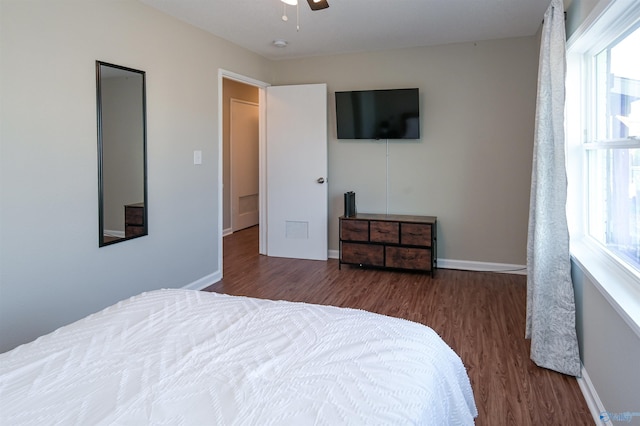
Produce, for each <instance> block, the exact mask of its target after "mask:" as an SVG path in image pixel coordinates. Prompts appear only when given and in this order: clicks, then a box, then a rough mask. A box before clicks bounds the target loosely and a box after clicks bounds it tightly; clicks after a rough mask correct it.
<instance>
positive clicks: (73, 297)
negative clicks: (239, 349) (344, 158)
mask: <svg viewBox="0 0 640 426" xmlns="http://www.w3.org/2000/svg"><path fill="white" fill-rule="evenodd" d="M0 7H1V8H2V10H1V11H0V52H1V54H2V58H1V59H2V60H1V65H0V66H1V67H2V68H1V73H0V74H1V76H0V91H1V93H2V96H0V99H1V102H2V104H1V106H0V108H1V109H0V122H1V123H2V128H1V129H0V132H1V141H0V182H2V187H1V194H0V215H1V218H0V351H4V350H7V349H10V348H12V347H14V346H16V345H17V344H20V343H23V342H26V341H29V340H31V339H33V338H35V337H37V336H39V335H41V334H43V333H46V332H49V331H51V330H53V329H55V328H57V327H58V326H60V325H63V324H66V323H69V322H71V321H74V320H76V319H78V318H80V317H82V316H84V315H87V314H89V313H91V312H94V311H96V310H98V309H100V308H103V307H104V306H106V305H109V304H111V303H114V302H115V301H117V300H120V299H122V298H125V297H128V296H131V295H133V294H136V293H139V292H141V291H145V290H151V289H156V288H161V287H183V286H188V285H193V284H194V283H196V284H204V283H208V282H213V281H214V280H215V277H216V276H219V274H220V272H221V271H220V264H219V263H218V262H219V261H218V258H219V255H220V253H219V252H218V243H219V240H220V238H221V236H220V235H219V234H218V223H219V216H218V206H217V198H218V196H217V189H218V188H219V187H220V182H219V181H218V168H217V164H218V158H217V146H216V143H217V140H218V125H217V117H218V109H217V105H218V77H217V76H218V68H224V69H226V70H230V71H234V72H237V73H241V74H244V75H247V76H249V77H252V78H255V79H258V80H263V81H268V77H269V67H270V62H269V61H267V60H265V59H264V58H261V57H259V56H257V55H254V54H252V53H250V52H247V51H245V50H243V49H240V48H238V47H237V46H235V45H232V44H230V43H228V42H226V41H224V40H221V39H219V38H216V37H214V36H212V35H210V34H208V33H205V32H204V31H201V30H198V29H196V28H194V27H191V26H189V25H187V24H184V23H182V22H180V21H177V20H175V19H173V18H170V17H168V16H167V15H164V14H162V13H160V12H158V11H156V10H154V9H151V8H149V7H147V6H145V5H143V4H141V3H139V2H137V1H129V0H126V1H91V2H87V1H85V0H56V1H55V2H52V1H49V0H30V1H22V0H2V2H1V3H0ZM96 60H102V61H106V62H110V63H114V64H119V65H124V66H128V67H131V68H135V69H140V70H144V71H146V73H147V106H148V110H147V120H148V135H147V136H148V166H149V169H148V183H149V200H148V201H149V235H148V236H146V237H143V238H138V239H135V240H132V241H127V242H124V243H120V244H115V245H111V246H107V247H103V248H98V198H97V197H98V195H97V193H98V191H97V188H98V182H97V140H96V81H95V61H96ZM194 150H202V155H203V164H202V165H201V166H194V165H193V151H194Z"/></svg>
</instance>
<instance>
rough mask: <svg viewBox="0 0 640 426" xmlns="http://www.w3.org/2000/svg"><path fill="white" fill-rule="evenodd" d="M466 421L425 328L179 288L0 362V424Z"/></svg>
mask: <svg viewBox="0 0 640 426" xmlns="http://www.w3.org/2000/svg"><path fill="white" fill-rule="evenodd" d="M476 415H477V410H476V406H475V403H474V399H473V393H472V390H471V386H470V384H469V379H468V376H467V373H466V370H465V368H464V366H463V365H462V362H461V361H460V358H459V357H458V356H457V355H456V354H455V353H454V352H453V351H452V350H451V349H450V348H449V347H448V346H447V345H446V344H445V343H444V342H443V341H442V340H441V339H440V338H439V336H438V335H437V334H436V333H435V332H434V331H433V330H431V329H430V328H428V327H425V326H423V325H420V324H416V323H413V322H410V321H406V320H401V319H397V318H391V317H386V316H383V315H377V314H372V313H369V312H364V311H359V310H353V309H344V308H336V307H331V306H319V305H310V304H304V303H292V302H283V301H270V300H261V299H253V298H247V297H236V296H227V295H221V294H216V293H206V292H199V291H191V290H158V291H152V292H148V293H143V294H141V295H138V296H135V297H132V298H131V299H128V300H125V301H122V302H120V303H118V304H116V305H114V306H111V307H109V308H106V309H104V310H103V311H100V312H98V313H96V314H93V315H90V316H88V317H86V318H84V319H82V320H80V321H77V322H75V323H73V324H70V325H68V326H65V327H62V328H60V329H58V330H56V331H55V332H53V333H51V334H49V335H46V336H43V337H40V338H38V339H37V340H35V341H34V342H31V343H29V344H26V345H22V346H20V347H18V348H16V349H14V350H12V351H9V352H7V353H4V354H0V424H2V425H18V424H33V425H45V424H46V425H52V424H64V425H72V424H76V425H95V424H100V425H136V426H137V425H146V424H154V425H261V426H262V425H285V424H289V425H310V424H312V425H339V424H369V425H402V424H405V425H415V424H426V425H446V424H452V425H455V424H464V425H466V424H473V419H474V417H475V416H476Z"/></svg>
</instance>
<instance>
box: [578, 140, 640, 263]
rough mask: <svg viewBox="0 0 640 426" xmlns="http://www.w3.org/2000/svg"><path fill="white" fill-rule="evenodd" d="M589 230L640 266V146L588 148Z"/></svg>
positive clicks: (616, 251) (617, 253)
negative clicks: (633, 147) (635, 147)
mask: <svg viewBox="0 0 640 426" xmlns="http://www.w3.org/2000/svg"><path fill="white" fill-rule="evenodd" d="M588 161H589V165H588V167H589V234H590V235H591V236H592V237H594V238H595V239H596V240H598V241H599V242H601V243H602V244H603V245H605V246H606V247H607V248H608V249H609V250H611V251H612V252H613V253H615V254H616V255H618V256H620V257H621V258H623V259H624V260H626V261H627V262H629V263H630V264H631V265H632V266H633V267H635V268H636V269H638V270H640V202H639V201H638V199H639V198H640V149H597V150H589V151H588Z"/></svg>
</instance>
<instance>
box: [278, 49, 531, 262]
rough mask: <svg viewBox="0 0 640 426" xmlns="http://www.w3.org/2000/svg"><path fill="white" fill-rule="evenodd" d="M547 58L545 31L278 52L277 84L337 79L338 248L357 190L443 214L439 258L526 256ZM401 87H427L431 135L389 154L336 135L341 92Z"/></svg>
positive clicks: (401, 207) (332, 179)
mask: <svg viewBox="0 0 640 426" xmlns="http://www.w3.org/2000/svg"><path fill="white" fill-rule="evenodd" d="M537 61H538V43H537V40H536V38H535V37H526V38H516V39H506V40H495V41H486V42H477V43H463V44H454V45H446V46H436V47H424V48H414V49H401V50H392V51H381V52H372V53H364V54H349V55H338V56H332V57H321V58H305V59H296V60H281V61H277V62H276V63H275V64H274V70H275V72H274V81H273V83H274V84H300V83H319V82H323V83H324V82H326V83H327V84H328V88H329V92H330V93H329V102H328V104H329V114H328V116H329V180H328V182H329V197H330V198H329V217H330V223H329V230H330V231H329V232H330V233H329V248H330V249H333V250H337V249H338V217H339V216H340V215H341V214H342V213H343V193H344V192H346V191H349V190H353V191H355V192H356V202H357V208H358V211H360V212H369V213H384V212H386V211H388V212H389V213H399V214H426V215H436V216H438V218H439V228H438V237H439V244H438V248H439V253H438V257H439V258H445V259H454V260H462V261H471V262H488V263H504V264H514V265H524V264H525V263H526V260H525V259H526V235H527V221H528V205H529V192H530V181H531V162H532V150H533V128H534V127H533V126H534V118H535V98H536V84H537V83H536V82H537V66H538V65H537V63H538V62H537ZM402 87H418V88H419V89H420V94H421V95H420V96H421V99H420V102H421V105H420V108H421V114H422V128H421V135H422V139H421V140H419V141H404V142H389V155H388V158H387V147H386V144H385V142H384V141H347V140H337V139H336V133H335V107H334V102H335V101H334V92H335V91H341V90H361V89H384V88H402ZM387 160H388V174H387ZM387 178H388V181H387ZM387 185H388V192H387V189H386V188H387ZM387 200H388V202H387Z"/></svg>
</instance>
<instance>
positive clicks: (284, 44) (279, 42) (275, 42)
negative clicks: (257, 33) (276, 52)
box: [273, 39, 289, 48]
mask: <svg viewBox="0 0 640 426" xmlns="http://www.w3.org/2000/svg"><path fill="white" fill-rule="evenodd" d="M288 44H289V43H287V40H282V39H277V40H273V45H274V46H275V47H280V48H282V47H287V45H288Z"/></svg>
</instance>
